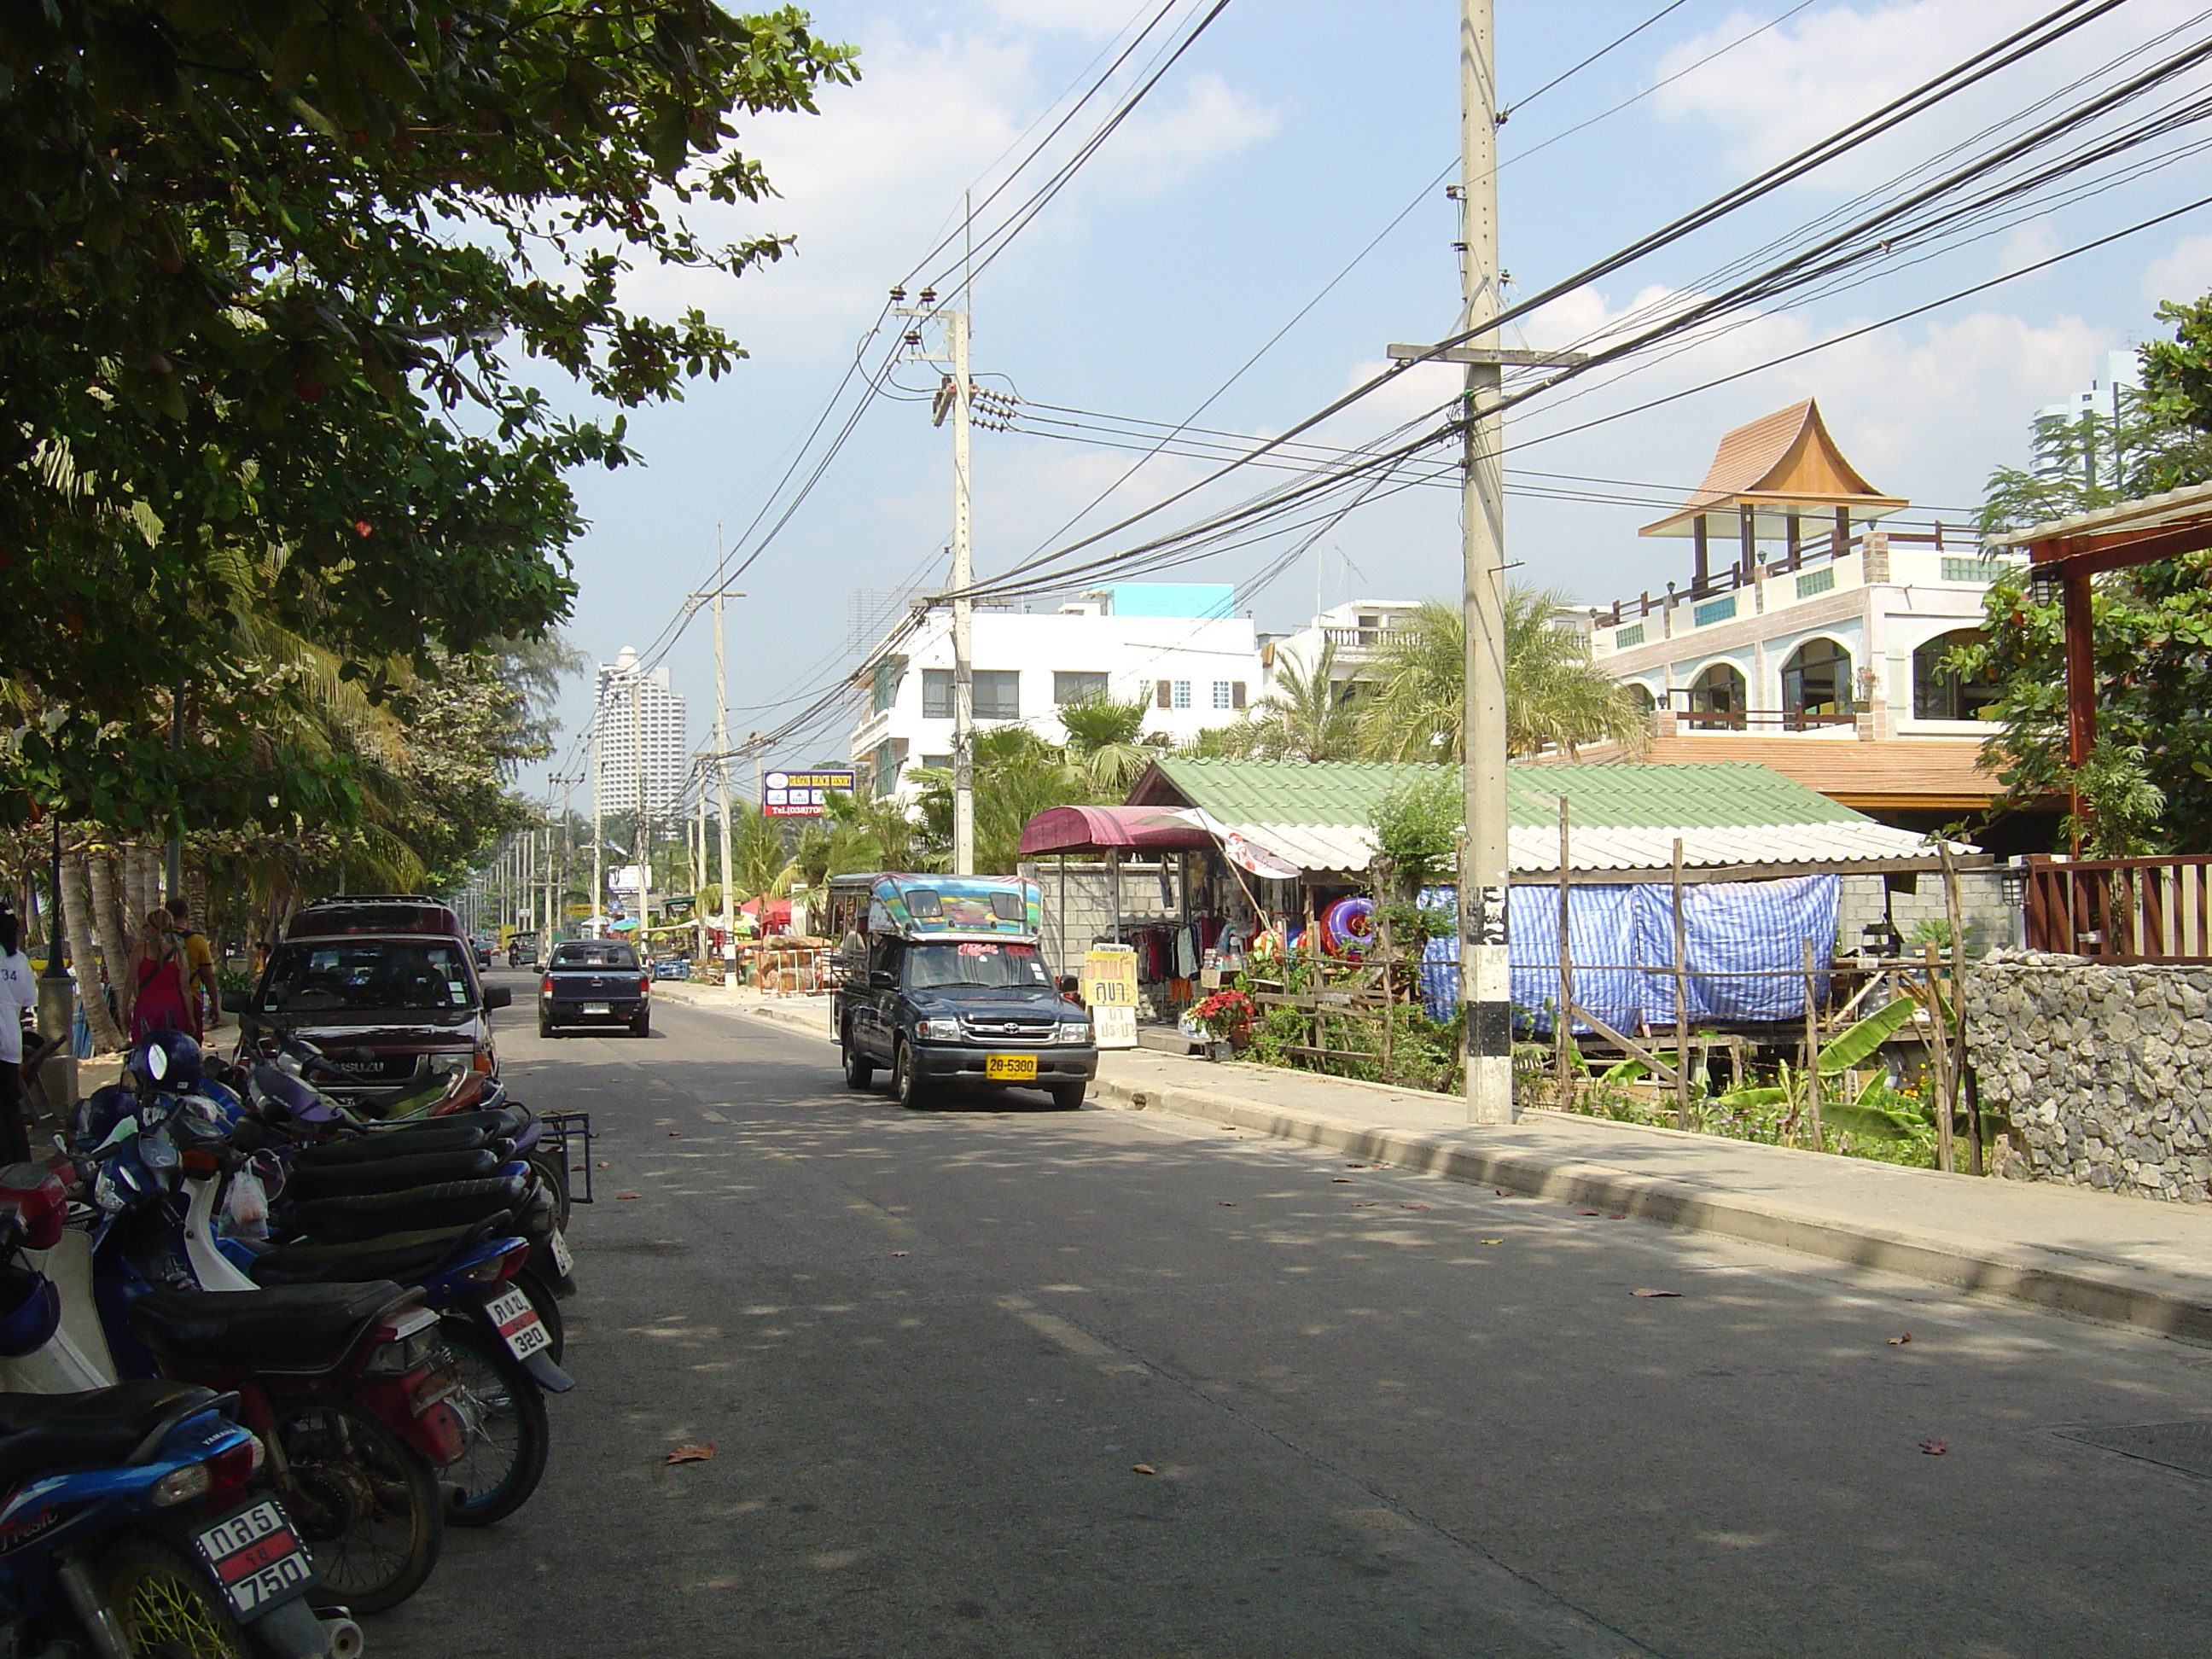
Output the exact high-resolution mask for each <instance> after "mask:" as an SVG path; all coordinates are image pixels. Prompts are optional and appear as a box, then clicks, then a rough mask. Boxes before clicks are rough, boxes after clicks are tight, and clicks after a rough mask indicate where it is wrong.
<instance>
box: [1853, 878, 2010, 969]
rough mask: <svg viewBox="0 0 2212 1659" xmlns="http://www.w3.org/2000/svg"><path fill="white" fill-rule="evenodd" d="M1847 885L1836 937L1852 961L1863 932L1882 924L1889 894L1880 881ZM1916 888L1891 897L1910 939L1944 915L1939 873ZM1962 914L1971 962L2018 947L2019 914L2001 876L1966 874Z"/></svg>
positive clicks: (1962, 882)
mask: <svg viewBox="0 0 2212 1659" xmlns="http://www.w3.org/2000/svg"><path fill="white" fill-rule="evenodd" d="M1843 883H1844V885H1843V892H1842V895H1841V898H1840V902H1838V906H1837V914H1836V934H1837V943H1838V945H1839V946H1840V947H1841V948H1842V950H1843V951H1844V954H1845V955H1847V956H1848V955H1849V954H1850V953H1851V952H1852V951H1856V950H1857V949H1858V943H1859V934H1860V933H1861V931H1862V930H1863V929H1864V928H1866V927H1869V926H1870V925H1871V924H1873V923H1875V922H1877V921H1881V917H1882V896H1883V891H1884V889H1883V878H1881V877H1880V876H1845V877H1844V878H1843ZM1914 885H1915V888H1916V890H1915V891H1913V892H1910V893H1893V894H1891V895H1890V896H1889V915H1890V918H1891V920H1892V921H1894V922H1895V923H1896V924H1897V931H1898V933H1899V934H1900V935H1901V936H1902V937H1904V938H1905V939H1911V937H1912V930H1913V928H1914V927H1917V926H1918V925H1919V923H1920V922H1922V921H1942V920H1943V919H1944V914H1945V913H1944V904H1943V878H1942V875H1941V874H1940V873H1937V872H1933V871H1927V872H1922V873H1921V875H1920V876H1919V877H1918V878H1917V880H1916V882H1915V884H1914ZM1959 908H1960V915H1962V916H1963V917H1964V918H1965V920H1966V951H1967V954H1968V955H1969V956H1974V957H1979V956H1981V955H1983V954H1984V953H1986V952H1988V951H2006V950H2011V949H2012V948H2014V947H2015V945H2018V944H2019V942H2020V937H2021V936H2020V933H2019V932H2018V928H2019V917H2020V912H2019V909H2018V908H2017V907H2015V906H2014V905H2010V904H2008V903H2007V902H2005V896H2004V881H2003V872H2002V871H1999V870H1961V871H1960V872H1959Z"/></svg>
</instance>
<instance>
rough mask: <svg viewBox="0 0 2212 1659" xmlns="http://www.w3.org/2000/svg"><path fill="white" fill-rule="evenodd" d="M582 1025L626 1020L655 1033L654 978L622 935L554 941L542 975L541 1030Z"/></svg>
mask: <svg viewBox="0 0 2212 1659" xmlns="http://www.w3.org/2000/svg"><path fill="white" fill-rule="evenodd" d="M580 1025H626V1026H628V1027H629V1032H630V1035H631V1036H652V1035H653V978H652V975H650V974H649V973H647V970H646V969H643V968H641V966H639V964H638V960H637V952H636V951H635V950H634V949H632V948H631V947H630V946H629V945H626V944H624V943H623V941H622V940H620V939H571V940H569V941H568V942H567V943H565V944H562V945H555V946H554V947H553V956H552V959H551V960H550V961H549V962H547V963H546V964H545V972H544V975H543V976H542V977H541V978H540V979H539V980H538V1036H543V1037H550V1036H553V1035H554V1034H555V1033H556V1032H557V1031H560V1030H563V1029H564V1028H570V1027H574V1026H580Z"/></svg>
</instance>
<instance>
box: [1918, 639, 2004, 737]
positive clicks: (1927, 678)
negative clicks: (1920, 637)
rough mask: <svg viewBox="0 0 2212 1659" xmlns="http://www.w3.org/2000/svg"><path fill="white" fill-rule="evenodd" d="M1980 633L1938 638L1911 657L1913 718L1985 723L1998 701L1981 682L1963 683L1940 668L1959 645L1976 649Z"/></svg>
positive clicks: (1992, 687)
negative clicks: (1981, 721) (1982, 721)
mask: <svg viewBox="0 0 2212 1659" xmlns="http://www.w3.org/2000/svg"><path fill="white" fill-rule="evenodd" d="M1981 642H1982V634H1981V630H1980V629H1975V628H1961V629H1954V631H1953V632H1951V633H1948V634H1939V635H1936V637H1935V638H1934V639H1932V640H1930V641H1928V643H1927V644H1925V645H1923V646H1922V647H1920V648H1919V649H1918V650H1917V651H1915V652H1914V653H1912V717H1913V719H1915V720H1989V719H1990V718H1992V717H1991V715H1990V713H1989V710H1990V705H1992V704H1993V703H1995V702H1996V700H1997V697H1998V695H1999V694H1998V690H1997V688H1996V686H1995V685H1994V684H1990V682H1989V681H1988V680H1984V679H1966V680H1962V679H1960V678H1959V677H1958V676H1956V675H1955V674H1953V673H1950V672H1949V671H1947V670H1946V669H1945V668H1944V666H1943V659H1944V658H1945V657H1947V656H1948V655H1949V654H1950V653H1952V652H1953V651H1954V650H1956V649H1957V648H1958V647H1960V646H1962V645H1979V644H1980V643H1981Z"/></svg>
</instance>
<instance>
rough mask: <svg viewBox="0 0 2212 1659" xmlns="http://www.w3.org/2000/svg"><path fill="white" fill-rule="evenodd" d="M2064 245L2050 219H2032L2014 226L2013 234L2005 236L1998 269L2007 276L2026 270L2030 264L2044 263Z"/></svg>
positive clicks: (1998, 260) (1998, 259) (1998, 258)
mask: <svg viewBox="0 0 2212 1659" xmlns="http://www.w3.org/2000/svg"><path fill="white" fill-rule="evenodd" d="M2063 246H2065V245H2064V244H2063V242H2061V241H2060V240H2058V232H2057V229H2056V228H2054V227H2053V226H2052V224H2051V221H2050V220H2049V219H2047V218H2041V219H2030V220H2029V221H2028V222H2027V223H2026V224H2022V225H2015V226H2014V227H2013V230H2012V234H2010V235H2009V236H2008V237H2006V238H2005V241H2004V247H2003V249H2002V252H1999V253H1998V255H1997V269H1998V270H2000V271H2002V272H2003V273H2004V274H2005V275H2007V276H2010V275H2011V274H2012V273H2013V272H2015V271H2017V270H2027V268H2028V267H2029V266H2030V265H2034V264H2042V262H2043V261H2044V260H2045V259H2048V258H2051V255H2052V254H2054V253H2057V252H2059V250H2060V249H2061V248H2063Z"/></svg>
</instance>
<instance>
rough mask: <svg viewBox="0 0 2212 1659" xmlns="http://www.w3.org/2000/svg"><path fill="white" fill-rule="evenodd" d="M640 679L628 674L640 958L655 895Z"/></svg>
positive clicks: (631, 827)
mask: <svg viewBox="0 0 2212 1659" xmlns="http://www.w3.org/2000/svg"><path fill="white" fill-rule="evenodd" d="M639 678H640V676H639V675H638V673H637V671H635V669H633V670H632V671H630V677H629V757H630V760H631V762H632V763H634V765H635V769H636V772H637V820H636V822H635V823H632V824H631V825H630V846H631V856H632V857H634V858H635V860H637V947H638V951H639V954H640V956H641V957H642V956H643V953H644V951H645V922H646V917H647V915H649V914H650V912H649V910H648V908H647V900H648V899H650V898H651V897H652V896H653V874H652V872H651V871H650V870H649V869H647V865H646V860H647V855H648V854H650V852H651V851H652V849H651V848H649V847H648V846H647V843H646V834H645V712H644V702H643V699H644V696H645V691H644V688H643V687H642V686H641V685H640V684H638V681H639Z"/></svg>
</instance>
